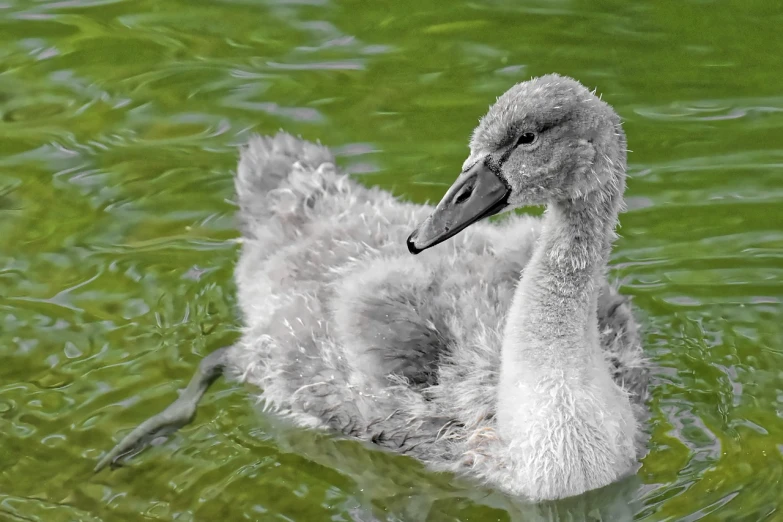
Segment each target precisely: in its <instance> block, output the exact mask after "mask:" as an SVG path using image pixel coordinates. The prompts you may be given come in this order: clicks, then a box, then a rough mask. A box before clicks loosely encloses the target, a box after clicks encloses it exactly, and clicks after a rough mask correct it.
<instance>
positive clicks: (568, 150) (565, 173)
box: [408, 74, 625, 254]
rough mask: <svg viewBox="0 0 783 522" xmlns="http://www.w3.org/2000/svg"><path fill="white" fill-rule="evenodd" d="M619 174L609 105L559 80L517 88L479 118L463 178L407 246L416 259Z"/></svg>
mask: <svg viewBox="0 0 783 522" xmlns="http://www.w3.org/2000/svg"><path fill="white" fill-rule="evenodd" d="M624 170H625V136H624V134H623V132H622V129H621V127H620V119H619V117H618V116H617V114H616V113H615V112H614V110H612V108H611V107H610V106H609V105H607V104H606V103H604V102H603V101H601V100H600V99H599V98H598V97H597V96H596V95H595V94H593V93H591V92H590V91H588V90H587V89H586V88H585V87H584V86H583V85H582V84H580V83H579V82H577V81H576V80H573V79H571V78H566V77H563V76H558V75H554V74H552V75H547V76H542V77H540V78H534V79H532V80H530V81H527V82H522V83H519V84H517V85H515V86H513V87H512V88H511V89H509V90H508V91H506V93H505V94H503V95H502V96H501V97H500V98H498V100H497V102H495V104H494V105H493V106H492V107H490V109H489V112H488V113H487V114H486V115H485V116H484V117H483V118H481V121H480V122H479V125H478V127H477V128H476V130H475V131H474V132H473V137H472V138H471V140H470V156H469V157H468V159H467V160H466V161H465V163H464V164H463V166H462V173H461V174H460V175H459V177H458V178H457V180H456V181H455V182H454V184H453V185H452V186H451V188H449V190H448V192H446V195H445V196H444V197H443V199H442V200H441V202H440V203H438V206H437V207H436V208H435V211H434V212H433V213H432V214H431V215H430V216H429V217H428V218H427V220H426V221H424V222H423V223H422V224H421V225H420V226H419V227H418V228H417V229H416V230H415V231H414V232H413V233H412V234H411V236H410V237H409V238H408V249H409V250H410V251H411V252H412V253H414V254H417V253H419V252H421V251H422V250H425V249H427V248H429V247H431V246H434V245H437V244H438V243H440V242H442V241H445V240H446V239H448V238H450V237H452V236H454V235H455V234H457V233H459V232H460V231H461V230H463V229H465V228H466V227H468V226H470V225H471V224H472V223H475V222H476V221H479V220H481V219H483V218H485V217H488V216H491V215H494V214H498V213H500V212H504V211H506V210H511V209H514V208H517V207H522V206H527V205H544V204H547V203H549V202H552V201H564V200H568V199H577V198H581V197H584V196H585V195H586V194H589V193H591V192H593V191H595V190H600V189H601V188H602V187H603V186H604V185H606V184H609V183H616V182H617V181H618V180H617V179H616V177H617V176H618V175H621V173H622V172H624Z"/></svg>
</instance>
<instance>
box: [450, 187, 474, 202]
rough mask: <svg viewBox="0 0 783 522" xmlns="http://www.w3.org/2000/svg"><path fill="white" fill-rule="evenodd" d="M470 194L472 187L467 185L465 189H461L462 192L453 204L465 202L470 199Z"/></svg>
mask: <svg viewBox="0 0 783 522" xmlns="http://www.w3.org/2000/svg"><path fill="white" fill-rule="evenodd" d="M471 194H473V186H472V185H468V186H467V187H465V188H464V189H462V192H460V193H459V195H458V196H457V199H455V200H454V203H456V204H457V205H459V204H460V203H463V202H465V200H467V199H468V198H469V197H470V195H471Z"/></svg>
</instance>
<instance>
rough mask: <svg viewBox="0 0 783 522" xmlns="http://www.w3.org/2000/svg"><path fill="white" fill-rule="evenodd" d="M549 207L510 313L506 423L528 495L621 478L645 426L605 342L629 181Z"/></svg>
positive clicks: (504, 431) (551, 494)
mask: <svg viewBox="0 0 783 522" xmlns="http://www.w3.org/2000/svg"><path fill="white" fill-rule="evenodd" d="M616 179H617V181H618V182H617V183H615V184H612V183H609V184H607V186H605V187H604V189H603V191H602V192H594V193H591V194H588V195H586V196H585V197H583V198H580V199H579V200H571V201H564V202H558V203H552V204H550V205H549V207H548V208H547V211H546V214H545V217H544V226H543V228H542V231H541V236H540V237H539V240H538V243H537V246H536V250H535V252H534V253H533V256H532V258H531V260H530V262H529V263H528V265H527V266H526V267H525V269H524V272H523V275H522V277H521V279H520V282H519V285H518V287H517V290H516V293H515V295H514V299H513V302H512V305H511V309H510V310H509V315H508V319H507V323H506V329H505V333H504V339H503V347H502V352H501V369H500V382H499V388H498V392H499V397H498V409H497V427H498V432H499V435H500V437H501V439H502V440H504V441H505V442H506V443H507V445H508V446H507V447H508V453H507V454H506V456H505V457H504V458H505V459H507V460H508V467H509V469H511V470H513V471H512V473H513V475H514V476H513V477H512V478H511V480H514V481H515V483H517V484H524V485H525V486H524V488H522V489H520V493H522V494H527V495H530V496H532V497H535V498H539V499H543V498H559V497H563V496H569V495H574V494H578V493H581V492H583V491H586V490H589V489H593V488H597V487H601V486H604V485H606V484H609V483H610V482H613V481H614V480H617V478H619V477H620V476H622V475H623V474H625V473H627V472H629V470H631V469H632V467H633V465H634V462H635V450H634V445H633V441H634V437H635V434H636V429H637V427H636V422H635V420H634V417H633V411H632V409H631V405H630V402H629V400H628V398H627V395H626V394H624V392H622V391H621V390H620V389H619V388H618V387H617V385H615V383H614V382H613V381H612V377H611V375H610V373H609V368H608V365H607V363H606V361H605V360H604V356H603V353H602V349H601V346H600V343H599V336H598V318H597V312H596V305H597V298H598V291H599V289H600V286H601V285H602V284H603V281H604V280H605V275H604V271H605V269H606V263H607V260H608V257H609V252H610V248H611V243H612V239H613V238H614V227H615V223H616V220H617V214H618V211H619V209H620V205H621V204H622V187H623V185H624V179H623V178H622V175H620V176H618V178H616Z"/></svg>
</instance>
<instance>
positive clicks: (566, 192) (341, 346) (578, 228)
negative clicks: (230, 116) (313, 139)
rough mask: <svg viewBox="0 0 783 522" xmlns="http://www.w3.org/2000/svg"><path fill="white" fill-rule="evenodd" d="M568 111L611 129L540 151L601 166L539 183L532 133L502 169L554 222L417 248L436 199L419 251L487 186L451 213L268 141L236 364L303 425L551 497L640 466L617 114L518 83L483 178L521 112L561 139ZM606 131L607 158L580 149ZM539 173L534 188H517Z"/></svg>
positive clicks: (245, 158) (247, 229) (592, 101)
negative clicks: (613, 264)
mask: <svg viewBox="0 0 783 522" xmlns="http://www.w3.org/2000/svg"><path fill="white" fill-rule="evenodd" d="M515 89H516V90H515ZM547 97H548V98H547ZM567 97H571V98H573V99H566V98H567ZM549 98H552V99H549ZM531 99H532V100H533V101H534V102H535V103H539V104H543V105H546V104H548V105H546V107H543V108H541V112H542V114H536V112H535V111H534V109H535V107H533V106H531V107H522V108H520V107H519V105H520V104H523V103H525V100H531ZM530 103H532V102H530ZM558 104H559V105H558ZM568 104H570V106H568V107H566V105H568ZM561 107H565V108H562V109H561ZM566 110H571V111H577V115H578V116H580V117H581V116H585V115H586V118H587V119H586V120H585V121H587V122H588V123H592V124H595V125H594V126H595V129H597V130H595V132H593V133H592V134H591V135H590V139H585V140H583V141H584V143H582V142H581V141H578V142H577V141H574V144H571V145H569V147H566V148H563V149H562V151H560V150H558V151H555V152H556V153H552V154H548V155H547V154H545V155H544V156H545V157H544V158H543V160H542V161H544V160H546V161H549V162H550V164H553V163H554V162H558V163H559V164H562V163H564V162H566V163H567V161H566V160H568V161H570V162H572V163H573V162H575V161H577V160H580V159H582V160H584V161H585V164H586V165H588V167H585V168H584V169H582V170H579V168H577V167H579V166H578V165H577V164H576V163H574V165H576V166H571V164H570V163H569V164H568V166H569V167H570V168H572V170H573V172H569V173H567V174H568V176H570V178H568V179H567V183H566V181H564V180H563V179H560V178H557V176H560V174H559V173H555V172H554V171H553V170H552V169H550V170H547V171H546V172H548V175H549V177H545V178H538V179H535V178H534V177H531V176H535V175H536V174H535V173H533V174H531V175H526V174H525V169H533V168H535V167H536V160H535V158H536V155H538V156H541V155H542V154H543V153H541V152H536V150H537V149H533V148H532V147H531V148H530V151H532V152H528V153H527V155H526V156H525V155H522V153H520V152H517V150H516V149H515V148H508V149H507V150H508V151H509V152H507V154H505V159H502V160H501V161H500V162H499V166H498V165H495V167H493V168H492V169H491V170H492V172H494V173H495V174H496V175H497V176H499V177H500V179H503V178H505V181H504V183H507V184H508V185H509V189H508V192H507V193H506V194H505V196H504V197H505V199H503V200H502V203H503V204H504V205H506V206H507V207H511V206H520V205H522V204H529V203H546V202H549V209H548V211H547V213H546V214H545V216H544V217H543V218H535V217H530V216H527V215H519V216H512V217H510V218H508V219H506V220H504V221H502V222H501V223H496V224H490V223H488V222H486V221H484V222H479V223H476V224H472V225H471V226H470V228H468V229H467V230H465V231H464V232H462V233H461V234H460V235H459V236H457V237H456V238H455V239H453V240H451V241H448V242H446V243H444V244H442V245H440V246H439V247H437V248H433V249H431V250H428V251H427V252H425V253H424V254H422V255H420V256H418V257H413V256H411V255H410V254H409V253H408V251H407V249H406V247H405V242H406V238H407V237H408V235H409V234H410V232H411V230H413V229H414V228H415V227H416V225H417V224H418V223H420V222H422V221H423V220H425V218H427V216H429V215H430V214H432V216H433V217H431V218H429V219H428V220H427V221H426V222H425V224H424V225H422V228H420V229H419V231H418V232H417V234H418V236H415V237H411V239H410V240H409V243H410V245H411V246H410V248H411V250H412V251H420V250H423V249H424V248H428V247H429V246H431V245H432V244H434V243H437V242H438V241H440V240H442V239H443V238H445V237H448V236H449V235H451V234H453V233H454V230H453V229H450V226H451V225H450V226H445V229H444V230H442V231H438V230H436V231H435V232H432V230H431V229H433V230H434V228H437V226H436V225H437V222H438V220H439V219H441V217H439V214H438V213H448V212H454V210H453V209H452V208H451V207H453V206H455V205H458V204H462V201H464V200H466V199H470V198H471V197H478V196H475V195H474V194H473V191H474V190H475V191H476V192H478V191H479V190H480V189H479V188H478V187H479V186H478V185H474V184H472V183H473V181H470V183H471V185H470V186H469V187H468V190H467V191H465V190H464V188H461V189H460V190H462V191H463V192H465V195H464V197H463V198H462V199H457V200H456V203H454V201H451V200H449V201H447V199H449V195H447V197H446V198H445V199H444V202H442V203H441V204H440V205H439V206H438V208H437V209H434V208H433V207H431V206H422V205H415V204H411V203H406V202H402V201H400V200H398V199H396V198H394V197H392V196H391V195H390V194H388V193H386V192H383V191H381V190H379V189H377V188H365V187H363V186H361V185H359V184H357V183H355V182H354V181H352V180H351V179H349V178H348V177H346V176H344V175H341V174H340V173H339V172H337V170H336V169H335V166H334V160H333V158H332V156H331V155H330V153H329V152H328V150H327V149H326V148H324V147H321V146H318V145H314V144H311V143H308V142H305V141H302V140H297V139H295V138H293V137H291V136H289V135H286V134H278V135H277V136H275V137H273V138H253V139H251V141H250V143H249V144H248V145H247V147H245V148H244V149H243V151H242V153H241V160H240V164H239V169H238V172H237V177H236V189H237V196H238V202H239V206H240V211H239V216H240V220H241V223H242V232H243V237H244V239H243V246H242V254H241V257H240V260H239V263H238V266H237V270H236V280H237V288H238V294H239V303H240V307H241V310H242V313H243V317H244V321H245V325H246V328H245V331H244V334H243V336H242V339H241V341H240V342H238V343H237V344H236V345H234V346H232V347H230V348H228V349H226V350H225V352H223V353H221V354H220V362H219V366H220V368H219V369H222V370H224V371H226V372H228V374H229V375H231V376H233V377H234V378H235V379H237V380H241V381H246V382H249V383H251V384H254V385H256V386H257V387H258V388H260V389H261V390H263V391H262V392H261V398H263V399H264V401H265V403H266V404H267V405H268V407H269V408H270V409H274V410H275V411H277V412H280V413H282V414H285V415H287V416H288V417H290V418H291V419H293V420H294V421H295V422H296V423H298V424H300V425H302V426H309V427H325V428H329V429H332V430H335V431H337V432H341V433H343V434H345V435H348V436H351V437H356V438H359V439H363V440H367V441H371V442H373V443H375V444H377V445H379V446H382V447H385V448H388V449H391V450H394V451H397V452H400V453H404V454H407V455H412V456H414V457H416V458H418V459H420V460H422V461H424V462H426V463H428V464H429V465H431V466H432V467H434V468H436V469H443V470H451V471H455V472H459V473H465V474H469V475H473V476H476V477H478V478H480V479H482V480H484V481H486V482H488V483H489V484H491V485H493V486H496V487H498V488H500V489H502V490H505V491H507V492H510V493H512V494H517V495H522V496H524V497H527V498H531V499H535V500H538V499H552V498H560V497H565V496H569V495H573V494H578V493H581V492H584V491H586V490H589V489H593V488H597V487H601V486H603V485H606V484H608V483H611V482H613V481H615V480H617V479H618V478H620V477H622V476H624V475H626V474H628V473H630V472H632V471H633V469H634V466H635V463H636V458H637V452H638V450H639V448H637V447H636V445H635V444H636V443H637V442H638V440H639V439H638V421H639V419H640V417H641V416H642V415H643V411H644V408H643V407H642V405H643V402H644V400H645V398H646V393H647V370H646V367H645V364H644V359H643V355H642V351H641V346H640V342H639V337H638V334H637V327H636V324H635V322H634V320H633V317H632V315H631V310H630V307H629V305H628V303H627V302H626V300H625V299H624V298H623V297H621V296H620V295H619V294H617V292H616V291H615V290H614V289H613V288H612V287H611V286H610V285H609V284H608V283H607V281H606V277H605V267H606V262H607V258H608V254H609V250H610V246H611V241H612V239H613V229H614V226H615V223H616V217H617V212H618V211H619V208H620V206H621V202H622V190H623V187H624V169H625V142H624V137H623V136H622V131H621V130H620V127H619V120H617V118H616V116H615V115H614V112H613V111H611V109H610V108H609V107H608V106H607V105H605V104H604V103H603V102H600V101H599V100H598V99H597V98H596V97H595V96H593V95H592V94H590V93H588V92H587V90H585V89H584V88H583V87H582V86H581V85H579V84H578V83H576V82H574V81H573V80H570V79H565V78H562V77H558V76H548V77H543V78H540V79H537V80H532V81H531V82H526V83H523V84H520V85H518V86H516V87H515V88H513V89H512V90H511V91H509V93H507V94H506V95H504V97H502V98H500V99H499V101H498V103H497V104H496V105H495V106H494V107H493V108H492V109H491V110H490V113H489V114H488V116H487V117H485V118H484V119H483V120H482V123H481V125H480V126H479V128H478V129H477V131H476V133H475V134H474V137H473V140H472V143H471V151H472V154H471V158H469V160H468V161H467V162H466V167H468V168H467V169H466V173H467V172H468V170H470V171H473V170H475V169H476V168H477V167H476V165H478V163H477V161H478V162H484V161H486V163H487V164H488V165H489V164H490V159H486V160H485V159H484V158H490V156H489V155H491V154H493V153H494V151H495V150H500V149H502V145H503V143H504V142H505V141H508V140H507V135H508V134H510V133H512V131H509V129H511V128H513V127H514V125H518V124H520V123H519V122H520V118H521V120H523V121H528V123H527V124H525V125H528V126H530V125H534V124H536V125H539V126H540V128H541V129H544V130H541V131H540V132H541V136H542V137H541V138H540V141H542V142H544V144H543V145H540V146H539V145H536V147H540V148H542V150H543V147H544V146H546V145H547V143H546V142H545V139H551V140H555V139H557V136H556V135H554V134H552V132H553V131H550V130H549V129H551V128H552V127H551V126H550V127H548V128H547V127H546V125H549V123H546V121H545V120H546V118H547V116H551V115H552V114H559V113H563V112H564V111H566ZM558 111H559V112H558ZM579 111H581V112H579ZM590 111H593V112H594V113H595V114H594V113H593V112H590ZM568 116H569V117H571V116H572V115H570V114H569V115H568ZM590 118H592V119H590ZM550 119H551V118H550ZM603 119H605V120H606V121H603ZM531 121H532V122H533V123H530V122H531ZM542 121H543V122H544V123H541V122H542ZM550 123H551V122H550ZM556 125H557V123H556ZM563 125H564V124H563ZM517 132H519V129H517ZM536 132H539V131H536ZM547 132H548V133H550V134H545V133H547ZM591 132H592V131H591ZM545 136H548V137H545ZM564 139H565V138H564ZM576 139H582V137H580V136H577V137H576V138H575V140H576ZM504 140H505V141H504ZM552 143H554V141H553V142H552ZM588 143H589V147H592V148H594V149H595V151H594V154H593V156H592V157H588V156H589V154H588V153H587V152H586V151H587V149H585V150H581V149H580V148H579V147H580V146H582V145H584V146H585V147H587V146H588V145H587V144H588ZM512 145H513V143H512ZM523 152H524V151H523ZM498 154H499V153H498ZM557 154H574V157H573V158H571V157H565V156H564V157H560V156H557ZM517 156H520V157H519V158H517ZM563 158H565V159H563ZM574 158H576V159H574ZM539 159H541V158H539ZM515 161H516V162H517V163H518V165H516V166H514V165H515V164H514V162H515ZM519 162H522V163H519ZM504 165H510V166H511V167H514V168H515V169H516V171H518V172H520V173H521V174H520V177H519V178H518V179H516V178H514V176H515V175H514V174H507V173H506V171H505V170H504V168H505V167H504ZM545 166H546V165H545ZM516 171H515V172H516ZM536 172H538V171H536ZM466 175H467V174H463V177H465V176H466ZM481 175H484V176H487V175H489V174H486V172H485V173H483V174H481ZM489 176H490V177H491V175H489ZM463 177H461V178H460V179H463ZM556 178H557V179H556ZM531 179H532V180H534V182H533V183H532V184H531V185H530V186H529V187H525V190H526V191H527V192H526V195H523V196H519V195H518V194H517V193H516V192H514V191H513V190H512V188H516V187H517V185H523V184H525V183H528V182H530V180H531ZM498 186H499V187H500V189H502V186H501V185H498ZM537 191H538V192H540V194H539V193H537ZM450 194H451V192H450ZM531 194H532V196H531ZM449 205H451V207H450V206H449ZM446 207H448V209H446V210H443V209H444V208H446ZM447 218H448V219H451V218H452V216H451V214H449V215H447V216H446V217H445V218H443V219H447ZM433 223H435V224H433ZM428 227H429V228H428ZM433 227H434V228H433ZM427 234H429V235H431V236H432V237H433V238H435V239H433V240H431V241H430V239H428V238H424V239H421V238H422V236H423V235H424V236H426V235H427ZM433 234H434V235H433ZM436 236H437V237H436ZM417 242H419V243H417ZM427 242H429V244H424V243H427ZM520 274H521V276H520ZM206 366H209V365H206ZM215 366H218V364H217V363H216V365H215ZM211 378H214V375H209V376H205V377H203V378H202V381H208V380H209V379H211ZM194 382H195V379H194ZM207 384H208V383H207ZM191 386H193V385H191ZM189 389H190V388H189ZM203 389H205V386H202V388H199V390H198V391H197V392H194V393H196V394H197V397H196V399H195V400H196V401H197V400H198V397H200V393H203ZM194 406H195V404H194ZM191 413H192V412H190V411H189V412H188V414H189V415H190V414H191ZM172 423H173V421H171V422H169V424H172ZM158 427H159V426H158ZM146 429H147V431H149V430H150V429H151V428H150V427H149V426H147V428H146ZM142 431H143V430H142ZM137 439H138V437H137ZM136 442H138V441H136ZM128 447H130V446H128V445H127V444H126V447H125V449H127V448H128ZM123 451H124V450H123ZM119 453H122V451H119ZM117 456H118V452H117V451H115V452H113V454H110V455H109V457H107V459H108V458H112V459H115V458H117ZM105 461H106V459H104V462H105Z"/></svg>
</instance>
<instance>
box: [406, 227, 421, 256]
mask: <svg viewBox="0 0 783 522" xmlns="http://www.w3.org/2000/svg"><path fill="white" fill-rule="evenodd" d="M417 232H418V230H414V231H413V233H412V234H411V235H410V236H408V240H407V241H406V242H405V243H406V244H407V245H408V252H410V253H411V254H413V255H414V256H415V255H416V254H420V253H421V252H423V251H424V249H423V248H419V247H417V246H416V242H415V238H416V233H417Z"/></svg>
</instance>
